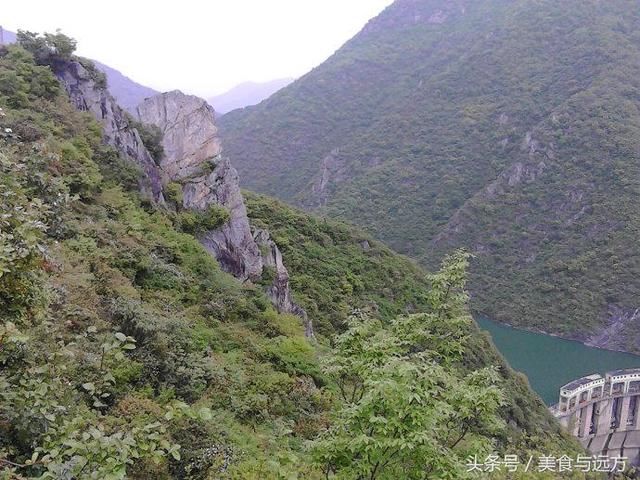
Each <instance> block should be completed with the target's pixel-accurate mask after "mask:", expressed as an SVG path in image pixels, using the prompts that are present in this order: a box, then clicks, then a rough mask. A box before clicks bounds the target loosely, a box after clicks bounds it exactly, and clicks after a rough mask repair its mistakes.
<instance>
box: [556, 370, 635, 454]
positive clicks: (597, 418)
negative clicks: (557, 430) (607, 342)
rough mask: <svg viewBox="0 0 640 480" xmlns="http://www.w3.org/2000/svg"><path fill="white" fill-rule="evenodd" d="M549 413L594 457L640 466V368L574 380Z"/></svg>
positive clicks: (563, 391) (564, 387)
mask: <svg viewBox="0 0 640 480" xmlns="http://www.w3.org/2000/svg"><path fill="white" fill-rule="evenodd" d="M550 411H551V412H552V413H553V415H555V417H556V418H557V419H558V420H559V421H560V423H561V424H562V425H564V426H565V427H566V428H567V429H568V430H569V431H570V432H571V433H572V434H573V435H574V436H576V437H578V439H579V440H580V442H581V443H582V444H583V446H585V447H586V448H588V449H589V450H590V451H591V452H592V453H594V454H606V453H615V454H620V455H624V456H626V457H627V458H629V459H631V460H635V462H634V463H636V464H637V463H639V462H640V368H636V369H628V370H615V371H613V372H607V373H605V374H604V376H602V375H600V374H593V375H588V376H586V377H582V378H579V379H577V380H574V381H572V382H570V383H568V384H566V385H564V386H563V387H562V388H561V389H560V397H559V400H558V403H557V404H556V405H554V406H553V407H551V408H550Z"/></svg>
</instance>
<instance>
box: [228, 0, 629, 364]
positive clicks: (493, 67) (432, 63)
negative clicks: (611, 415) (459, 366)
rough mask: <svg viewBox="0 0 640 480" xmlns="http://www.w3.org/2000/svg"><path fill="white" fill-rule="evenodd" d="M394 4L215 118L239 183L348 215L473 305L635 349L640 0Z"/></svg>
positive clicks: (409, 0)
mask: <svg viewBox="0 0 640 480" xmlns="http://www.w3.org/2000/svg"><path fill="white" fill-rule="evenodd" d="M637 7H638V5H637V2H635V1H631V0H621V1H616V2H602V1H599V0H587V1H583V0H568V1H561V2H558V1H554V0H542V1H536V2H532V1H529V0H515V1H511V0H510V1H507V0H476V1H467V0H397V1H396V2H394V3H393V4H392V5H391V6H390V7H388V8H387V9H386V10H385V11H384V12H383V13H381V14H380V15H379V16H378V17H377V18H375V19H373V20H371V21H370V22H369V23H368V24H367V25H366V27H365V28H364V29H363V30H362V31H361V32H360V33H359V34H358V35H357V36H356V37H354V38H353V39H352V40H350V41H349V42H348V43H347V44H345V45H344V46H343V47H342V48H341V49H340V50H339V51H338V52H337V53H336V54H334V55H333V56H332V57H331V58H329V59H328V60H327V61H326V62H325V63H323V64H322V65H320V66H319V67H317V68H316V69H314V70H313V71H311V72H310V73H308V74H307V75H305V76H304V77H302V78H301V79H299V80H298V81H296V82H294V83H293V84H292V85H290V86H288V87H286V88H285V89H283V90H282V91H280V92H278V93H277V94H276V95H274V96H273V97H272V98H270V99H269V100H268V101H266V102H264V103H263V104H261V105H259V106H256V107H251V108H247V109H244V110H242V111H237V112H232V113H230V114H229V115H226V116H225V117H224V118H223V119H222V122H221V131H222V137H223V141H224V144H225V148H226V151H227V153H228V155H229V156H230V157H231V160H232V161H233V162H234V164H235V165H236V167H237V168H238V171H239V172H240V174H241V177H242V179H243V185H244V187H245V188H249V189H252V190H255V191H258V192H263V193H267V194H270V195H275V196H277V197H279V198H281V199H283V200H285V201H287V202H289V203H293V204H296V205H301V206H304V207H306V208H308V209H317V210H319V211H321V212H323V213H326V214H329V215H332V216H337V217H340V218H343V219H347V220H349V221H352V222H355V223H358V224H359V225H362V226H363V227H365V228H366V229H367V230H368V231H369V232H371V233H373V234H374V235H375V236H376V237H377V238H380V239H382V240H384V241H386V242H388V243H389V244H390V245H391V246H392V247H393V248H395V249H396V250H398V251H400V252H402V253H405V254H410V255H411V256H414V257H415V258H418V259H419V260H420V261H421V262H422V263H423V264H426V265H429V266H433V265H435V264H436V263H437V262H438V261H439V259H440V258H441V257H442V255H443V253H444V252H447V251H450V250H451V249H452V248H456V247H459V246H466V247H467V248H469V249H470V250H471V251H472V252H473V253H474V254H475V255H476V258H475V260H474V261H473V263H472V268H471V283H470V289H471V292H472V307H473V309H474V310H475V311H481V312H484V313H486V314H488V315H490V316H491V317H493V318H496V319H498V320H501V321H505V322H508V323H513V324H517V325H520V326H525V327H529V328H535V329H542V330H547V331H552V332H554V333H559V334H562V335H565V336H569V337H574V338H579V339H581V340H584V341H590V342H592V343H595V344H597V345H601V346H606V347H610V348H620V349H626V350H630V351H636V352H637V351H640V342H639V341H638V332H639V331H640V329H638V325H639V322H640V317H639V316H638V315H637V308H638V307H640V305H639V304H638V300H637V299H638V295H639V294H640V280H639V279H640V256H639V251H638V248H637V240H636V239H637V237H638V235H637V234H638V222H639V220H640V217H639V215H638V212H639V211H640V209H639V207H640V203H639V202H640V196H639V195H638V193H639V186H640V185H639V182H640V171H639V167H638V165H639V164H640V163H639V161H640V158H639V156H640V143H639V142H640V110H639V106H638V98H640V80H639V79H640V33H639V32H640V10H639V9H638V8H637Z"/></svg>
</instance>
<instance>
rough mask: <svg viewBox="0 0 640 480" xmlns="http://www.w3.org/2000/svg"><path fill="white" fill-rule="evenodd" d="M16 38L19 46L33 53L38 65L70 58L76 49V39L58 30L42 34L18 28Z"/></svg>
mask: <svg viewBox="0 0 640 480" xmlns="http://www.w3.org/2000/svg"><path fill="white" fill-rule="evenodd" d="M17 40H18V43H19V44H20V46H22V47H23V48H24V49H25V50H27V51H29V52H31V54H33V56H34V58H35V60H36V62H37V63H38V64H40V65H42V64H46V65H49V64H51V63H52V62H53V61H54V60H70V59H71V58H72V57H73V53H74V52H75V51H76V41H75V40H74V39H73V38H71V37H68V36H66V35H65V34H63V33H62V32H61V31H60V30H56V33H45V34H44V35H43V36H40V35H39V34H37V33H34V32H29V31H25V30H18V35H17Z"/></svg>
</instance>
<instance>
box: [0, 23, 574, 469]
mask: <svg viewBox="0 0 640 480" xmlns="http://www.w3.org/2000/svg"><path fill="white" fill-rule="evenodd" d="M25 46H26V47H28V48H29V50H25V49H24V48H22V47H20V46H10V47H8V48H6V47H4V48H0V108H1V109H2V110H0V112H1V113H0V127H2V128H1V129H0V191H1V192H2V193H3V194H2V196H0V212H1V213H2V216H1V217H0V477H2V478H12V479H13V478H29V479H30V478H55V479H69V480H70V479H85V478H96V479H123V478H134V479H148V478H157V479H171V478H176V479H206V478H233V479H260V480H264V479H267V480H269V479H280V478H289V479H291V478H304V479H319V478H326V476H325V472H326V471H332V472H335V473H336V474H340V475H341V477H340V478H359V477H358V476H357V475H356V474H355V473H353V475H352V474H351V473H349V472H356V471H368V470H367V469H371V467H372V465H370V464H369V463H367V462H366V461H364V460H363V457H362V456H361V455H360V453H359V452H361V451H362V450H358V448H359V447H358V446H357V445H356V444H354V445H355V446H354V445H351V446H350V448H351V449H352V450H351V455H347V456H346V457H345V456H344V453H345V451H339V452H335V451H334V450H332V445H341V444H340V443H336V442H334V439H335V440H336V441H338V440H342V437H340V435H339V431H340V429H341V428H342V427H341V426H342V423H341V422H350V423H349V425H350V428H351V429H352V430H351V431H356V430H353V429H354V428H356V427H360V428H362V430H361V431H362V436H360V437H358V438H360V439H362V438H364V440H365V442H366V443H367V444H369V443H370V442H376V444H381V445H383V447H384V445H386V444H385V443H384V442H396V443H397V442H401V443H399V445H400V446H401V448H400V449H399V454H396V457H395V458H397V459H400V460H401V463H399V464H397V463H396V462H395V461H392V460H394V459H393V458H391V459H389V462H387V463H386V464H385V465H387V466H386V468H383V469H380V472H384V475H385V476H380V475H379V476H376V475H371V478H391V477H393V476H395V477H396V478H397V476H398V472H400V471H403V472H405V474H406V472H407V471H408V470H407V469H408V468H409V467H410V468H411V469H412V472H413V473H412V475H411V476H410V477H407V478H423V476H422V472H424V471H425V469H431V470H433V471H434V472H435V473H434V476H433V478H444V476H449V477H452V478H462V477H464V476H465V474H464V465H463V459H464V458H465V455H466V454H468V453H472V452H478V453H479V454H483V453H488V452H490V451H494V450H495V451H497V452H507V450H508V453H513V452H517V453H519V454H520V455H527V454H530V453H533V452H538V453H539V454H541V453H545V454H547V453H550V452H552V453H556V454H558V455H560V454H562V453H567V454H572V453H577V452H578V451H579V447H578V446H577V445H576V443H575V442H574V441H573V440H572V439H571V438H569V437H568V436H567V435H566V434H565V433H562V432H561V431H560V430H559V426H558V424H557V423H556V422H555V421H554V420H553V419H552V418H551V417H550V415H549V413H548V412H547V410H546V408H545V406H544V405H543V404H542V402H541V401H540V400H539V399H538V398H537V397H536V396H535V395H534V394H533V392H532V391H531V390H530V389H529V387H528V386H527V384H526V381H525V380H523V379H522V378H521V377H520V376H517V375H515V374H514V373H513V372H511V371H510V370H509V369H508V367H506V366H505V365H504V364H503V362H502V361H501V359H500V358H499V356H498V355H497V353H496V352H495V350H494V349H493V348H492V347H491V346H490V345H489V343H488V341H487V340H486V339H485V338H484V337H483V336H481V335H479V334H478V332H477V330H476V328H475V327H474V326H473V324H472V323H471V322H470V319H469V315H468V312H467V308H466V305H465V298H466V297H465V295H464V292H463V290H462V288H463V287H464V263H465V262H464V255H462V254H458V255H456V256H454V257H452V258H451V259H449V261H448V263H447V264H446V265H445V268H444V269H443V271H442V272H440V273H439V274H437V275H432V276H427V275H426V274H425V273H424V272H423V271H422V270H421V269H419V268H418V267H417V266H415V265H413V264H412V263H411V262H410V261H409V260H407V259H405V258H403V257H400V256H398V255H396V254H394V253H393V252H391V251H390V250H389V249H388V248H386V247H384V246H382V245H381V244H379V243H377V242H375V241H374V240H372V239H371V238H369V237H367V236H366V235H363V234H362V233H359V232H357V231H355V230H354V229H352V228H351V227H348V226H346V225H343V224H338V223H335V222H328V221H325V220H322V219H317V218H314V217H310V216H308V215H306V214H304V213H301V212H299V211H295V210H291V209H289V208H288V207H285V206H283V205H281V204H278V203H277V202H275V201H273V200H269V199H264V198H261V197H255V196H250V197H249V202H248V203H249V206H248V207H249V208H248V209H249V214H250V218H251V219H252V222H254V223H255V224H256V225H257V226H258V227H260V228H265V227H268V228H269V229H270V231H271V232H272V235H273V237H274V239H275V241H276V242H277V243H278V244H279V245H280V246H281V248H282V251H283V255H284V257H285V258H290V259H291V260H290V261H289V264H288V266H289V270H290V275H291V283H292V287H293V290H294V292H293V294H294V296H295V299H296V300H297V301H299V302H300V303H301V304H302V305H303V306H304V307H305V308H306V309H307V310H308V311H309V313H310V316H312V319H313V320H315V321H316V322H317V325H318V332H319V335H318V337H319V338H318V341H317V342H310V341H309V340H308V339H307V338H305V336H304V334H303V328H302V325H301V321H300V318H298V317H295V316H293V315H288V314H279V313H278V312H277V311H276V310H275V308H274V307H273V306H272V304H271V302H270V301H269V299H268V297H267V295H266V294H265V292H264V290H263V287H264V286H268V285H269V282H270V280H271V279H270V278H269V277H268V275H266V276H265V275H263V276H262V277H260V278H255V279H254V281H249V280H248V281H244V282H241V281H239V280H238V279H237V278H234V277H232V276H231V275H229V274H227V273H225V272H224V271H222V269H221V268H220V265H219V264H218V262H216V260H215V258H214V257H213V256H212V255H211V253H210V252H209V251H207V250H206V249H205V247H204V246H203V245H202V244H201V243H200V242H199V241H198V239H197V238H196V236H197V235H196V236H194V228H195V227H197V226H198V225H197V220H198V219H197V218H196V219H191V221H189V222H185V220H186V218H185V215H184V214H185V212H184V211H181V210H179V209H176V208H172V207H171V201H172V200H171V199H172V196H171V195H170V194H171V193H172V192H173V193H174V194H175V189H171V188H170V187H169V184H163V185H161V187H162V190H163V191H162V192H161V193H162V195H161V194H157V195H156V196H155V197H154V198H157V199H161V198H163V197H164V198H166V202H165V203H161V202H159V201H156V202H155V203H154V202H153V201H152V199H151V198H150V197H149V196H145V195H141V194H140V191H139V188H140V185H141V184H144V183H145V182H141V181H140V177H141V176H142V175H144V172H143V171H142V170H141V169H140V168H137V167H136V164H135V163H132V162H131V158H129V157H126V156H122V155H120V154H119V153H118V151H117V150H115V149H114V148H113V147H111V146H108V145H106V144H105V143H104V141H105V139H107V138H108V135H110V134H113V132H108V131H107V130H104V131H103V128H102V126H101V125H100V124H99V123H97V122H96V121H95V120H94V118H93V116H92V115H91V114H90V113H88V112H80V111H77V110H76V108H75V107H77V106H78V104H72V103H71V102H70V101H69V98H68V97H67V95H66V93H65V90H64V89H63V88H62V87H61V85H60V82H59V79H58V78H56V76H54V74H53V73H52V71H51V68H50V67H51V66H52V65H55V68H54V69H55V70H56V71H57V72H60V71H63V67H64V65H68V66H72V67H74V68H77V65H79V64H83V65H86V66H87V69H88V70H87V72H89V73H88V74H90V75H97V74H96V73H95V69H92V68H91V67H90V64H89V63H88V62H87V61H86V60H78V59H75V58H73V57H71V54H72V51H73V50H72V48H71V43H70V42H69V41H68V39H66V38H65V37H64V36H61V35H52V36H47V37H45V38H44V39H43V38H41V37H27V38H26V42H25ZM34 53H35V54H36V58H38V59H39V60H38V62H36V60H34V56H33V54H34ZM38 63H40V64H38ZM99 80H101V77H100V76H99V75H97V76H96V81H99ZM65 82H66V80H65ZM96 85H100V82H98V83H97V84H96ZM65 86H67V87H68V86H69V84H68V83H65ZM101 89H102V90H103V89H104V86H102V87H99V86H96V87H95V89H94V93H95V94H96V95H97V97H98V98H102V101H103V102H106V101H107V100H108V97H104V96H101V95H102V94H103V93H104V92H103V91H102V90H101ZM74 93H76V94H77V93H78V92H74ZM74 98H75V100H77V97H74ZM105 98H106V100H105ZM103 105H107V103H103ZM121 120H122V119H121ZM133 130H135V129H133V127H132V126H131V125H127V126H125V128H124V129H123V130H122V132H125V131H128V132H130V133H131V132H133ZM133 133H135V132H133ZM133 133H132V135H133ZM131 138H132V139H138V138H140V137H139V135H138V134H137V133H135V135H134V136H132V137H131ZM132 141H133V140H132ZM136 141H137V140H136ZM174 206H175V205H174ZM181 213H182V215H181ZM186 213H189V212H186ZM194 222H195V225H194ZM207 225H209V224H207ZM209 228H213V227H211V226H209ZM195 231H197V228H195ZM351 308H359V309H360V313H358V314H357V316H356V317H351V319H350V318H349V313H350V312H351ZM412 312H416V313H417V314H416V315H408V314H409V313H412ZM362 318H369V319H370V320H368V321H364V322H360V320H358V319H362ZM359 322H360V323H359ZM349 325H352V326H354V327H356V328H355V329H354V330H349V329H348V326H349ZM408 327H411V328H408ZM336 333H342V336H339V337H338V339H337V340H336V342H337V345H339V348H337V349H334V348H331V345H330V342H329V338H334V335H335V334H336ZM358 338H362V339H364V343H362V345H361V347H360V348H359V352H356V351H350V349H349V342H350V341H352V340H353V341H355V342H356V344H357V339H358ZM409 340H411V341H409ZM407 348H409V349H410V351H407V350H406V349H407ZM363 352H364V353H366V354H367V355H374V356H375V357H376V360H375V361H373V362H372V361H371V358H367V359H366V362H365V363H364V365H365V366H366V368H365V369H364V371H363V370H357V369H356V370H353V365H357V364H358V362H360V361H362V358H361V357H360V356H359V355H361V354H362V353H363ZM341 362H342V363H341ZM345 362H347V363H350V364H351V367H349V366H348V365H346V364H345ZM327 365H333V369H331V368H328V367H327ZM492 365H495V366H496V367H497V369H495V370H494V369H491V368H486V367H490V366H492ZM335 368H339V369H338V370H336V369H335ZM349 368H352V370H349ZM340 369H341V370H340ZM340 372H342V374H343V375H342V376H341V375H340ZM412 372H413V373H412ZM371 373H374V374H375V375H378V378H377V382H376V381H373V380H374V379H373V378H371V377H370V376H369V377H366V376H365V377H362V376H363V375H371ZM415 373H420V375H419V376H416V375H415ZM344 376H346V378H347V382H346V384H345V382H344V378H345V377H344ZM361 378H368V382H367V383H366V384H365V383H362V382H360V381H359V379H361ZM409 378H411V379H412V381H407V379H409ZM369 382H372V383H369ZM385 382H386V383H385ZM385 384H387V385H395V387H394V388H391V389H386V390H385V389H382V390H378V388H379V386H380V385H385ZM370 385H373V386H375V388H374V389H373V390H370V391H363V393H366V395H364V397H363V398H361V399H360V400H357V399H351V400H350V401H346V400H341V397H340V395H339V391H340V390H341V389H342V388H347V389H349V388H354V389H360V388H363V387H367V388H369V386H370ZM445 387H446V388H445ZM354 391H358V390H354ZM398 393H401V394H402V395H398ZM405 393H406V394H405ZM414 398H420V399H421V401H420V402H418V403H416V404H413V405H412V402H413V399H414ZM387 401H388V402H391V401H393V402H396V403H394V405H396V406H398V405H404V407H403V408H409V409H410V411H411V413H412V414H413V416H412V417H411V419H412V421H411V422H409V423H406V424H405V422H403V421H402V417H399V416H398V415H400V412H399V411H398V410H397V409H396V408H391V409H389V410H385V411H382V410H379V411H378V414H377V416H376V417H375V419H380V418H388V419H389V421H391V422H393V423H394V424H395V425H396V426H397V427H398V428H399V429H398V430H395V431H394V435H391V436H390V435H389V434H388V432H389V430H388V429H387V427H384V428H381V429H380V428H379V427H378V426H377V424H374V423H372V420H371V419H370V416H369V415H368V414H365V415H364V417H363V418H362V421H361V422H360V423H354V420H353V418H351V419H350V418H349V417H348V412H351V411H357V410H359V409H362V408H364V407H366V406H367V405H368V404H369V403H367V402H382V403H380V405H385V404H386V403H384V402H387ZM363 402H365V403H364V404H363ZM398 402H400V403H398ZM364 412H365V413H366V410H364ZM375 419H374V420H375ZM358 431H360V430H358ZM385 432H386V433H385ZM396 434H397V435H398V436H395V435H396ZM367 435H369V437H367ZM405 440H406V441H405ZM381 442H382V443H381ZM367 448H368V447H367ZM381 450H382V452H383V453H384V451H385V450H384V448H382V449H381ZM387 451H388V450H387ZM336 454H337V455H338V456H336ZM375 471H378V470H377V467H376V470H375ZM374 473H375V472H374ZM405 476H406V475H405Z"/></svg>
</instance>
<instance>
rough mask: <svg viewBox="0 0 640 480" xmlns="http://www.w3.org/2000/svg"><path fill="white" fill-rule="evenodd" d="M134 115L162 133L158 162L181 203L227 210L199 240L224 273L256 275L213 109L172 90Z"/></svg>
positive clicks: (253, 248) (254, 249)
mask: <svg viewBox="0 0 640 480" xmlns="http://www.w3.org/2000/svg"><path fill="white" fill-rule="evenodd" d="M137 113H138V118H139V120H140V121H142V122H144V123H147V124H150V125H155V126H157V127H158V128H159V129H160V130H161V131H162V134H163V139H162V146H163V148H164V152H165V155H164V158H163V159H162V160H161V162H160V166H161V167H162V170H163V171H164V173H165V174H166V175H167V177H168V178H169V180H171V181H174V182H179V183H181V184H182V188H183V205H182V206H183V207H184V208H189V209H193V210H205V209H206V208H207V207H208V206H209V205H219V206H222V207H224V208H226V209H227V210H228V211H229V214H230V220H229V222H227V223H226V224H225V225H223V226H222V227H221V228H219V229H216V230H214V231H211V232H207V233H206V234H204V235H202V236H201V238H200V240H201V242H202V244H203V245H204V246H205V247H206V248H207V249H208V250H209V251H210V252H212V253H213V254H214V255H215V257H216V258H217V259H218V261H219V262H220V264H221V266H222V268H223V269H224V270H226V271H227V272H229V273H231V274H233V275H234V276H236V277H238V278H240V279H242V280H247V279H250V280H256V279H258V278H260V275H261V273H262V257H261V255H260V250H259V249H258V246H257V245H256V243H255V241H254V239H253V236H252V235H251V227H250V226H249V219H248V218H247V211H246V208H245V206H244V200H243V198H242V194H241V193H240V186H239V183H238V173H237V172H236V170H235V169H234V168H233V167H232V166H231V165H230V164H229V161H228V160H227V159H225V158H222V157H221V155H220V152H221V148H220V141H219V140H218V136H217V132H218V129H217V128H216V126H215V122H214V118H215V112H214V111H213V108H211V107H210V106H209V105H208V104H207V102H206V101H204V100H202V99H200V98H198V97H194V96H192V95H185V94H183V93H182V92H179V91H177V90H176V91H173V92H167V93H162V94H160V95H156V96H154V97H151V98H147V99H146V100H145V101H144V102H142V104H140V105H139V106H138V109H137Z"/></svg>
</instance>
